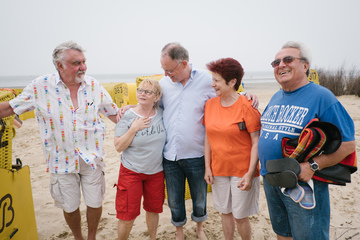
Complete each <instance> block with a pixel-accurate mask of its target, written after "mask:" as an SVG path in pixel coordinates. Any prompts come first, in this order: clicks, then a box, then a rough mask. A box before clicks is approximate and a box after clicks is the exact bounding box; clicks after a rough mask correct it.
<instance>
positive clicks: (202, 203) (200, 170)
mask: <svg viewBox="0 0 360 240" xmlns="http://www.w3.org/2000/svg"><path fill="white" fill-rule="evenodd" d="M163 167H164V174H165V180H166V191H167V195H168V204H169V207H170V210H171V223H172V224H173V225H174V226H176V227H181V226H184V225H185V223H186V221H187V218H186V208H185V179H186V178H187V180H188V183H189V189H190V194H191V199H192V203H193V213H192V214H191V219H192V220H193V221H194V222H203V221H205V220H206V219H207V212H206V197H207V183H206V181H205V179H204V175H205V160H204V157H200V158H187V159H181V160H178V161H169V160H166V159H165V158H164V160H163Z"/></svg>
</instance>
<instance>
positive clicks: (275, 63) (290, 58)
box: [271, 56, 306, 68]
mask: <svg viewBox="0 0 360 240" xmlns="http://www.w3.org/2000/svg"><path fill="white" fill-rule="evenodd" d="M295 59H301V60H303V61H306V59H305V58H297V57H293V56H286V57H284V58H283V59H282V61H283V63H285V64H290V63H292V62H293V61H294V60H295ZM280 63H281V59H275V60H274V61H272V62H271V66H272V67H273V68H275V67H277V66H279V65H280Z"/></svg>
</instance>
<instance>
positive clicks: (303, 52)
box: [281, 41, 312, 76]
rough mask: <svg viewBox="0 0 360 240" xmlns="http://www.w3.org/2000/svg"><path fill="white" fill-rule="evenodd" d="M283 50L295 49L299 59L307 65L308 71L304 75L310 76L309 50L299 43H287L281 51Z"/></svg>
mask: <svg viewBox="0 0 360 240" xmlns="http://www.w3.org/2000/svg"><path fill="white" fill-rule="evenodd" d="M284 48H296V49H298V50H299V51H300V57H301V58H303V59H304V61H305V62H307V63H309V69H308V70H307V71H306V75H307V76H309V74H310V66H311V60H312V59H311V52H310V49H309V48H307V47H306V46H305V44H303V43H301V42H295V41H289V42H287V43H285V44H284V45H283V46H282V48H281V49H284Z"/></svg>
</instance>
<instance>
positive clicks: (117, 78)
mask: <svg viewBox="0 0 360 240" xmlns="http://www.w3.org/2000/svg"><path fill="white" fill-rule="evenodd" d="M155 74H156V73H142V74H111V75H109V74H91V75H90V76H92V77H94V78H96V79H97V80H98V81H99V82H100V83H114V82H118V83H120V82H125V83H135V82H136V78H137V77H141V76H152V75H155ZM158 74H159V73H158ZM160 74H162V73H160ZM38 76H39V75H23V76H0V89H1V88H24V87H25V86H26V85H27V84H28V83H29V82H30V81H31V80H33V79H35V78H37V77H38ZM269 82H276V80H275V78H274V74H273V72H272V71H271V72H268V71H253V72H251V71H249V72H246V73H245V75H244V77H243V81H242V83H243V84H244V86H246V83H258V84H261V83H269Z"/></svg>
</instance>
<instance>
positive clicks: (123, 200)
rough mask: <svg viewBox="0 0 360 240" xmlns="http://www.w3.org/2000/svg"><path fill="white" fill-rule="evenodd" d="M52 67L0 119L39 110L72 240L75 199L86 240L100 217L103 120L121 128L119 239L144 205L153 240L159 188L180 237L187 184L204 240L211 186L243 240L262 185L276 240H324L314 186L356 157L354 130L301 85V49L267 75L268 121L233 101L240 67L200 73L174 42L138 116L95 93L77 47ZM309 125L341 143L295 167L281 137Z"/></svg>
mask: <svg viewBox="0 0 360 240" xmlns="http://www.w3.org/2000/svg"><path fill="white" fill-rule="evenodd" d="M53 63H54V65H55V68H56V70H57V71H56V73H54V74H49V75H44V76H41V77H38V78H36V79H35V80H33V81H31V82H30V84H29V85H28V86H26V87H25V88H24V90H23V92H22V93H21V94H20V95H19V96H17V97H16V98H14V99H12V100H11V101H9V102H3V103H0V118H3V117H6V116H9V115H12V114H17V115H20V114H22V113H24V112H27V111H32V110H34V111H35V115H36V118H37V119H38V124H39V128H40V135H41V140H42V143H43V150H44V154H45V157H46V162H47V169H46V170H47V171H48V172H49V173H50V184H49V185H50V193H51V196H52V197H53V199H54V204H55V206H57V207H59V208H61V209H62V210H63V214H64V218H65V221H66V223H67V224H68V226H69V228H70V229H71V231H72V233H73V236H74V238H75V239H77V240H82V239H85V238H84V235H83V233H82V230H81V215H80V211H79V206H80V200H81V195H83V198H84V202H85V205H86V206H87V210H86V219H87V226H88V233H87V239H88V240H92V239H96V232H97V228H98V225H99V221H100V218H101V214H102V201H103V198H104V194H105V181H104V172H103V168H104V167H105V159H104V156H105V153H104V151H103V141H104V135H105V124H104V122H103V120H102V116H101V115H100V114H102V115H103V116H106V117H108V118H109V119H110V120H111V121H112V122H114V123H115V124H116V125H115V126H114V128H115V136H114V147H115V149H116V150H117V151H118V152H119V153H121V156H120V154H119V161H121V166H120V169H119V178H118V183H117V194H116V199H115V200H114V202H115V208H116V212H117V214H116V217H117V218H118V238H119V239H128V237H129V235H130V232H131V229H132V226H133V223H134V221H135V219H136V217H137V216H139V215H140V208H141V199H142V198H143V208H144V210H145V211H146V224H147V228H148V232H149V237H150V239H156V232H157V227H158V223H159V217H160V216H159V214H160V213H161V212H162V211H163V204H164V201H165V188H166V192H167V201H168V206H169V208H170V211H171V223H172V224H173V225H174V227H175V228H176V239H184V238H185V236H184V231H183V226H184V225H185V224H186V222H187V216H186V207H185V183H186V180H187V182H188V185H189V189H190V194H191V199H192V213H191V219H192V221H194V222H196V232H197V236H198V238H199V239H207V238H206V234H205V232H204V226H203V225H204V221H206V219H207V217H208V213H207V201H206V199H207V186H208V184H210V185H211V186H212V191H213V200H214V208H215V209H216V210H217V211H218V212H220V213H221V220H222V227H223V232H224V238H225V239H233V238H234V234H235V231H236V229H237V231H238V233H239V235H240V236H241V238H242V239H246V240H248V239H251V235H252V229H251V223H250V220H249V216H251V215H254V214H257V213H258V212H259V203H258V202H259V191H260V179H261V178H262V180H263V186H264V191H265V195H266V200H267V205H268V210H269V214H270V220H271V224H272V227H273V230H274V232H275V233H276V235H277V239H280V240H281V239H329V228H330V200H329V190H328V185H329V181H324V179H320V178H316V176H318V175H319V173H321V172H322V171H324V169H328V168H333V167H334V166H337V164H338V163H339V162H340V161H342V160H343V159H345V158H346V157H347V156H349V155H351V154H352V153H354V151H355V129H354V123H353V121H352V119H351V117H350V116H349V114H348V113H347V112H346V110H345V108H344V107H343V106H342V105H341V103H340V102H339V101H338V100H337V99H336V97H335V96H334V95H333V94H332V93H331V92H330V91H329V90H327V89H326V88H324V87H322V86H320V85H317V84H314V83H312V82H309V81H308V79H307V75H308V74H309V71H310V64H311V55H310V52H309V51H308V49H307V48H306V47H305V46H304V45H303V44H301V43H298V42H287V43H286V44H284V45H283V47H282V48H281V49H280V51H279V52H278V53H277V54H276V55H275V60H274V61H273V62H272V63H271V65H272V67H273V68H274V76H275V79H276V80H277V82H278V83H279V84H280V85H281V87H282V89H281V90H279V91H278V92H277V93H276V94H275V95H274V96H273V97H272V99H271V100H270V102H269V103H268V105H267V107H266V108H265V110H264V111H263V113H260V112H259V111H258V110H257V107H258V104H259V99H258V97H257V96H256V95H254V94H251V93H243V92H242V93H238V89H239V86H240V85H241V81H242V78H243V76H244V69H243V67H242V65H241V64H240V63H239V62H238V61H237V60H235V59H233V58H222V59H218V60H215V61H212V62H209V63H208V64H207V68H208V70H209V71H210V72H209V71H204V70H201V69H198V68H196V67H195V66H193V65H192V64H191V63H190V62H189V53H188V51H187V50H186V49H185V48H184V47H183V46H181V45H180V44H179V43H169V44H167V45H165V46H164V48H163V49H162V50H161V54H160V64H161V67H162V69H163V70H164V77H163V78H162V79H161V80H160V81H159V82H158V81H156V80H151V79H145V80H143V81H142V82H141V83H140V84H139V86H138V88H137V90H136V98H137V101H138V104H137V105H136V106H126V107H123V108H118V107H117V106H116V104H114V102H113V100H112V99H111V96H110V95H109V93H108V92H107V91H106V90H105V89H104V88H103V87H102V86H101V84H100V83H99V82H98V81H97V80H96V79H94V78H92V77H89V76H87V75H86V70H87V66H86V58H85V55H84V49H83V48H82V47H81V46H79V45H78V44H77V43H75V42H72V41H68V42H64V43H62V44H60V45H58V46H57V47H56V48H55V50H54V51H53ZM313 119H317V120H318V121H321V122H327V123H330V124H333V125H334V126H335V127H336V128H337V129H339V132H340V133H341V144H340V143H339V146H338V147H337V148H336V149H334V150H333V151H331V152H324V153H323V154H317V155H313V156H312V157H311V158H309V159H306V160H303V161H291V159H289V158H287V157H285V156H284V151H283V145H284V144H283V142H284V139H293V138H296V137H299V136H301V137H302V136H304V135H306V134H304V129H306V127H307V126H308V124H309V123H310V122H312V121H313ZM317 131H318V132H320V134H321V132H322V131H321V129H320V130H319V129H318V128H317ZM306 133H307V134H308V135H310V133H308V132H306ZM320 136H323V135H320ZM311 139H317V138H315V137H314V138H311ZM311 139H310V140H309V141H310V142H311V141H315V140H311ZM323 144H326V141H325V140H324V143H323ZM310 145H311V144H310ZM313 145H314V144H313ZM302 147H303V150H305V151H306V150H309V151H311V150H312V149H310V147H309V146H308V145H306V146H302ZM307 147H309V149H306V148H307ZM304 148H305V149H304ZM297 149H298V148H296V150H295V151H294V152H295V153H297ZM291 156H293V155H291ZM260 176H262V177H260ZM164 180H165V182H164ZM290 183H294V186H293V185H291V186H290ZM80 189H81V190H80ZM81 192H82V194H81Z"/></svg>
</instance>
